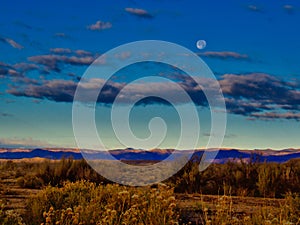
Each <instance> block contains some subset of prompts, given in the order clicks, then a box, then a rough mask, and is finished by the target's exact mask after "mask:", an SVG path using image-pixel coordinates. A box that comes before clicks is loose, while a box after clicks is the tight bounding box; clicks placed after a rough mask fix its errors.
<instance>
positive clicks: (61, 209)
mask: <svg viewBox="0 0 300 225" xmlns="http://www.w3.org/2000/svg"><path fill="white" fill-rule="evenodd" d="M175 207H176V204H175V197H174V196H173V190H172V189H170V188H166V187H158V188H132V187H124V186H119V185H106V186H105V185H99V186H96V185H95V184H94V183H91V182H87V181H77V182H75V183H71V182H67V183H65V184H64V186H63V187H62V188H57V187H47V188H46V189H44V190H43V191H41V192H40V193H39V194H38V195H37V196H35V197H33V198H31V199H30V200H29V202H28V212H27V219H28V220H29V221H30V224H44V225H58V224H61V225H69V224H90V225H93V224H95V225H96V224H97V225H100V224H101V225H118V224H120V225H121V224H122V225H123V224H128V225H129V224H130V225H140V224H145V225H146V224H147V225H148V224H151V225H164V224H165V225H173V224H178V223H177V220H178V215H177V214H176V212H175ZM33 221H34V222H33ZM28 224H29V223H28Z"/></svg>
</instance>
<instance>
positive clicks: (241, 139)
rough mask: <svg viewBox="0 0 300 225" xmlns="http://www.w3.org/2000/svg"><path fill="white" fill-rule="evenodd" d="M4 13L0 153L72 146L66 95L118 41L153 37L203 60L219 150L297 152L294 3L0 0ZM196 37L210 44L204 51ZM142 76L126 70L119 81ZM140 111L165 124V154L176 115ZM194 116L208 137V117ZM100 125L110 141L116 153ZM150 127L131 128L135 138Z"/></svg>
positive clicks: (297, 11) (297, 7)
mask: <svg viewBox="0 0 300 225" xmlns="http://www.w3.org/2000/svg"><path fill="white" fill-rule="evenodd" d="M126 8H127V11H126ZM128 8H131V9H129V10H128ZM141 10H144V11H143V13H141ZM0 15H1V16H0V125H1V127H0V146H11V147H13V146H40V147H44V146H61V147H75V146H76V145H75V141H74V137H73V132H72V123H71V119H72V118H71V117H72V112H71V108H72V103H71V100H70V99H71V98H72V94H70V93H73V92H72V91H73V88H74V85H76V83H77V82H78V79H79V78H80V76H81V75H82V74H83V73H84V71H85V69H86V68H87V66H88V65H89V63H90V62H92V59H94V58H96V57H97V56H99V55H101V53H104V52H106V51H108V50H109V49H111V48H114V47H117V46H119V45H121V44H125V43H127V42H131V41H138V40H148V39H155V40H164V41H169V42H174V43H177V44H180V45H182V46H184V47H187V48H189V49H190V50H191V51H193V52H196V53H199V56H200V57H201V58H202V59H203V60H204V61H205V62H206V63H207V64H208V66H209V67H210V68H211V70H212V71H213V72H214V74H215V76H216V77H217V79H218V80H219V81H220V84H221V87H222V89H223V92H224V95H225V99H226V103H227V110H228V122H227V135H226V137H225V140H224V143H223V147H236V148H250V149H254V148H274V149H283V148H289V147H294V148H298V147H299V144H300V141H299V140H300V139H299V135H298V134H299V131H300V123H299V120H300V112H299V110H300V107H299V103H300V83H299V76H300V66H299V65H300V63H299V52H300V41H299V40H300V29H299V23H300V3H299V2H298V1H295V0H276V1H267V0H264V1H237V0H228V1H205V2H204V1H196V0H194V1H179V0H172V1H171V0H159V1H158V0H157V1H145V0H143V1H134V0H132V1H129V0H125V1H124V0H122V1H121V0H120V1H113V2H112V1H86V2H82V1H72V3H70V1H55V0H54V1H33V0H32V1H16V2H11V1H6V0H2V1H1V7H0ZM97 21H101V22H98V25H100V26H98V27H97ZM93 25H94V26H93ZM199 39H203V40H206V42H207V46H206V48H205V49H203V50H199V49H197V48H196V42H197V40H199ZM62 49H64V50H62ZM77 50H84V51H87V53H84V52H83V51H79V52H78V51H77ZM76 51H77V52H76ZM157 68H158V69H157V70H159V69H161V68H160V67H159V66H158V67H157ZM145 71H146V72H147V70H146V69H145V67H140V68H138V67H137V68H135V69H132V70H131V71H130V70H128V71H127V72H126V73H124V75H123V78H122V81H120V82H126V81H128V80H131V79H132V77H133V76H134V73H146V72H145ZM60 92H61V93H62V94H60V95H59V94H57V93H60ZM65 93H67V94H69V95H67V96H66V95H63V94H65ZM142 107H144V108H142ZM145 107H149V108H147V109H149V110H146V111H145V112H144V115H145V118H148V117H149V115H148V114H147V113H148V112H151V110H153V111H154V112H160V113H161V114H165V115H162V116H166V117H167V118H168V123H169V125H170V127H171V128H172V129H171V131H170V136H169V138H168V139H167V140H166V143H165V145H164V146H163V147H172V146H173V145H174V142H175V141H176V138H178V132H177V130H178V118H177V117H176V113H174V112H172V108H170V107H167V106H164V105H159V104H151V105H148V106H140V108H138V107H137V110H140V112H142V111H143V110H145ZM162 109H163V110H162ZM105 110H106V109H104V110H102V111H100V112H98V113H99V114H98V115H99V117H100V118H101V116H102V114H105V113H107V112H106V111H105ZM200 111H201V113H200V114H202V115H203V118H202V119H203V121H204V122H203V124H204V126H203V130H202V132H201V138H202V139H203V140H206V139H207V132H208V131H209V129H208V128H209V125H208V123H207V120H206V119H207V115H208V112H207V109H203V108H200V107H199V112H200ZM162 112H163V113H162ZM105 122H107V121H104V122H103V124H102V125H101V129H102V132H103V133H104V135H105V137H106V139H107V142H106V144H107V145H108V147H110V148H117V147H120V146H119V144H118V143H117V142H116V141H115V139H114V138H112V134H111V133H110V131H109V129H108V127H109V125H108V124H105ZM146 122H147V121H146V119H145V120H143V119H137V120H135V121H134V122H133V128H134V127H135V128H136V130H137V133H138V134H139V135H140V136H141V137H145V136H147V131H143V130H144V127H145V126H146V125H145V123H146ZM199 147H203V142H200V143H199Z"/></svg>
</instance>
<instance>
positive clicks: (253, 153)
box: [0, 148, 300, 163]
mask: <svg viewBox="0 0 300 225" xmlns="http://www.w3.org/2000/svg"><path fill="white" fill-rule="evenodd" d="M186 151H189V152H190V153H191V151H190V150H186ZM207 151H218V154H217V155H216V157H215V159H214V162H215V163H225V162H227V161H229V160H231V161H240V160H242V161H244V162H248V161H250V160H251V159H255V160H258V161H260V162H278V163H283V162H286V161H289V160H291V159H295V158H300V149H284V150H272V149H265V150H239V149H219V150H214V149H212V150H207ZM203 152H204V150H201V149H199V150H196V151H195V152H194V155H195V156H201V155H202V154H203ZM172 153H174V155H176V154H181V153H182V151H179V150H172V149H154V150H149V151H144V150H137V149H130V148H128V149H118V150H111V151H91V150H86V151H85V156H87V157H89V159H103V160H108V159H111V157H110V155H112V156H114V157H115V159H117V160H132V161H134V160H147V161H161V160H164V159H166V158H167V157H168V156H170V155H171V154H172ZM63 157H65V158H69V157H72V158H73V159H82V158H83V155H82V154H81V152H80V151H79V150H77V149H57V148H53V149H49V148H47V149H40V148H37V149H9V148H2V149H0V159H6V160H9V159H11V160H14V159H32V158H45V159H54V160H57V159H61V158H63Z"/></svg>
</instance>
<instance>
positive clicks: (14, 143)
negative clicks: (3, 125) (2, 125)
mask: <svg viewBox="0 0 300 225" xmlns="http://www.w3.org/2000/svg"><path fill="white" fill-rule="evenodd" d="M0 147H2V148H7V147H10V148H19V147H27V148H36V147H53V145H51V144H49V143H48V142H46V141H41V140H35V139H33V138H17V137H15V138H0Z"/></svg>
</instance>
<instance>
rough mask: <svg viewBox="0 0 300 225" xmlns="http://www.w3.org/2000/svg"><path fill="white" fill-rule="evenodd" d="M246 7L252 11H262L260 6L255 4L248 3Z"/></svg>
mask: <svg viewBox="0 0 300 225" xmlns="http://www.w3.org/2000/svg"><path fill="white" fill-rule="evenodd" d="M247 9H248V10H250V11H253V12H262V8H261V7H259V6H257V5H248V6H247Z"/></svg>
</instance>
